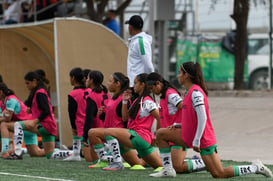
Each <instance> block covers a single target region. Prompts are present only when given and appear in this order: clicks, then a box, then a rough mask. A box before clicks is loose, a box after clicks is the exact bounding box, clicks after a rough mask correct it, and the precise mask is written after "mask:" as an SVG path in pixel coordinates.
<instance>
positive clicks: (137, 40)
mask: <svg viewBox="0 0 273 181" xmlns="http://www.w3.org/2000/svg"><path fill="white" fill-rule="evenodd" d="M151 44H152V37H151V36H150V35H148V34H146V33H145V32H141V33H138V34H136V35H135V36H133V37H131V38H129V47H128V49H129V50H128V58H127V75H128V77H129V80H130V87H133V86H134V79H135V77H136V76H137V75H138V74H141V73H151V72H154V66H153V63H152V46H151Z"/></svg>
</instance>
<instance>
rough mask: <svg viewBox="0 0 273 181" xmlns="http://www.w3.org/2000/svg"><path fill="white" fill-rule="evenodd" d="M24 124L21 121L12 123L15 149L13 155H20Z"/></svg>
mask: <svg viewBox="0 0 273 181" xmlns="http://www.w3.org/2000/svg"><path fill="white" fill-rule="evenodd" d="M20 123H21V124H22V125H24V123H23V122H22V121H19V122H15V123H14V138H13V139H14V148H15V154H16V155H21V154H22V144H23V139H24V131H23V126H22V125H21V124H20Z"/></svg>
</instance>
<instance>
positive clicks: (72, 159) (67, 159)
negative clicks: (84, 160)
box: [63, 154, 81, 161]
mask: <svg viewBox="0 0 273 181" xmlns="http://www.w3.org/2000/svg"><path fill="white" fill-rule="evenodd" d="M63 160H64V161H81V156H80V155H79V156H75V155H73V154H72V155H71V156H69V157H67V158H65V159H63Z"/></svg>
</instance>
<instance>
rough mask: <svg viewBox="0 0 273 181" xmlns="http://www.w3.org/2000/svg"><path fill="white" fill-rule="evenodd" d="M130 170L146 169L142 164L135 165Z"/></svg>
mask: <svg viewBox="0 0 273 181" xmlns="http://www.w3.org/2000/svg"><path fill="white" fill-rule="evenodd" d="M130 170H145V167H143V166H142V165H134V166H132V167H131V168H130Z"/></svg>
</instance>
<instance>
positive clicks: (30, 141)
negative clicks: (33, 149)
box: [24, 130, 38, 145]
mask: <svg viewBox="0 0 273 181" xmlns="http://www.w3.org/2000/svg"><path fill="white" fill-rule="evenodd" d="M24 142H25V145H38V139H37V134H36V133H31V132H29V131H26V130H24Z"/></svg>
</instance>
